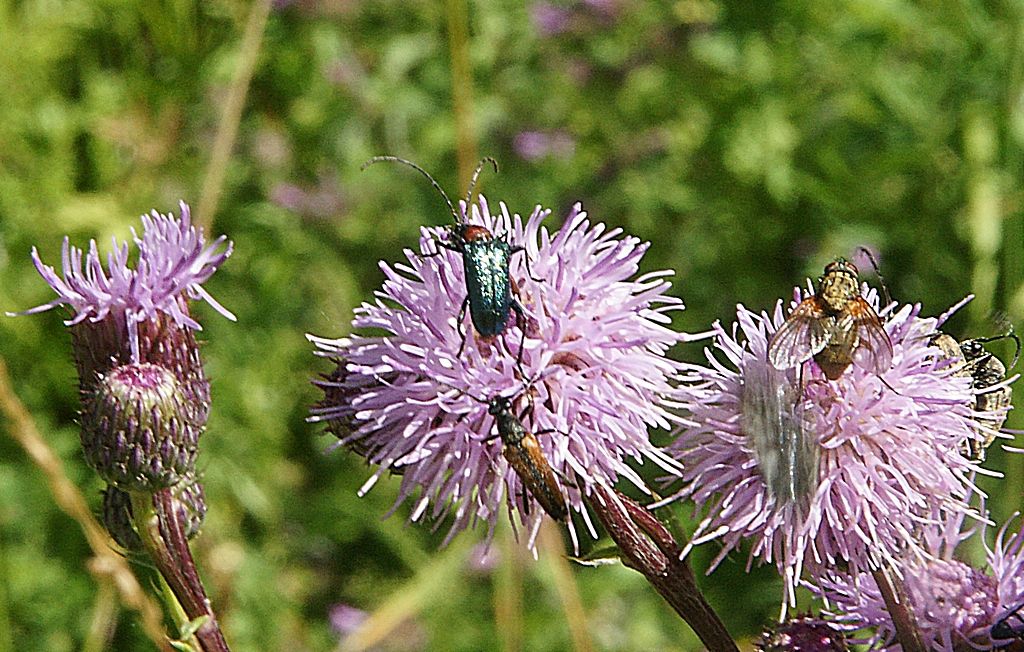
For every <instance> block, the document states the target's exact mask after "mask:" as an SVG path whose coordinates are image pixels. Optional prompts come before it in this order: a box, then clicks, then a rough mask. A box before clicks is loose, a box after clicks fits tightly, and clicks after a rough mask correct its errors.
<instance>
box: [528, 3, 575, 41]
mask: <svg viewBox="0 0 1024 652" xmlns="http://www.w3.org/2000/svg"><path fill="white" fill-rule="evenodd" d="M530 17H531V18H532V20H533V25H534V27H536V28H537V31H538V32H539V33H540V35H541V36H546V37H551V36H558V35H559V34H563V33H565V32H567V31H568V30H569V27H570V23H571V21H572V12H571V11H570V10H569V9H566V8H564V7H559V6H557V5H554V4H552V3H550V2H536V3H534V4H533V5H532V6H531V7H530Z"/></svg>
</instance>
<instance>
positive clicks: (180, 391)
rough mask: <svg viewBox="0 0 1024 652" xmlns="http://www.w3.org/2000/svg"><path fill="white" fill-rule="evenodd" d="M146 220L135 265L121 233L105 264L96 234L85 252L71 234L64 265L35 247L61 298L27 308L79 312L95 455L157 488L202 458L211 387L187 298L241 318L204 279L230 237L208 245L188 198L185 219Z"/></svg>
mask: <svg viewBox="0 0 1024 652" xmlns="http://www.w3.org/2000/svg"><path fill="white" fill-rule="evenodd" d="M142 225H143V231H142V235H141V236H140V235H138V234H137V233H136V232H135V230H134V229H133V230H132V240H133V242H134V244H135V246H136V247H137V248H138V254H137V260H136V262H135V266H134V267H131V266H129V258H130V256H131V253H132V252H131V246H130V245H129V243H128V242H123V243H120V244H119V243H118V242H117V241H116V240H114V242H113V251H112V252H111V253H110V254H109V255H108V257H107V265H106V267H105V268H104V265H103V261H102V259H101V257H100V253H99V248H98V247H97V245H96V242H95V241H94V240H93V241H90V243H89V251H88V253H86V252H84V251H83V250H81V249H78V248H77V247H73V246H71V245H70V244H69V240H68V238H66V237H65V238H64V245H63V248H62V254H61V268H62V269H61V271H62V274H58V273H57V272H56V270H54V268H53V267H51V266H49V265H46V264H44V263H43V262H42V259H41V258H40V256H39V252H38V251H37V250H36V249H35V248H34V247H33V249H32V260H33V262H34V264H35V267H36V270H38V272H39V274H40V275H41V276H42V277H43V279H44V280H45V281H46V282H47V283H48V284H49V285H50V287H51V288H53V290H54V291H55V292H56V293H57V297H56V298H55V299H54V300H52V301H50V302H48V303H45V304H42V305H40V306H37V307H35V308H32V309H30V310H27V311H25V312H23V313H19V314H23V315H24V314H35V313H38V312H43V311H46V310H50V309H51V308H56V307H57V306H66V307H67V308H68V309H69V310H70V311H71V318H70V319H68V320H67V321H66V322H65V323H66V324H67V325H68V326H69V327H70V329H71V334H72V345H73V350H74V354H75V363H76V366H77V368H78V382H79V388H80V390H81V393H82V403H83V409H82V416H83V423H82V444H83V447H84V449H85V452H86V457H87V459H88V460H89V462H90V463H91V464H93V466H95V467H96V468H97V469H98V470H99V471H100V472H101V474H102V475H103V476H104V478H106V479H107V481H108V482H112V483H115V484H118V485H121V486H122V487H124V488H131V489H138V490H144V489H145V490H155V489H159V488H162V487H167V486H170V485H173V484H175V483H177V482H178V481H179V480H180V479H181V477H182V475H183V474H184V473H185V472H186V471H188V470H189V469H191V467H192V464H193V462H194V459H195V447H196V440H197V438H198V436H199V433H200V431H201V430H202V428H203V426H204V425H205V423H206V418H207V416H208V413H209V398H210V386H209V382H208V381H207V380H206V376H205V374H204V373H203V367H202V361H201V359H200V357H199V347H198V345H197V343H196V340H195V335H194V331H196V330H200V325H199V323H198V322H197V321H195V319H193V318H192V317H191V316H190V314H189V305H188V300H189V299H201V300H204V301H207V302H208V303H210V304H211V305H212V306H213V307H214V309H216V310H217V311H218V312H220V313H221V314H222V315H224V316H225V317H228V318H229V319H232V320H233V319H234V316H233V315H232V314H231V313H230V312H228V311H227V310H226V309H225V308H224V307H223V306H221V305H220V304H219V303H217V302H216V301H215V300H214V299H213V298H212V297H211V296H210V295H209V294H208V293H207V292H206V291H205V290H204V289H203V287H202V283H204V282H205V281H206V280H207V279H209V277H210V276H211V275H212V274H213V272H214V271H216V269H217V267H218V266H219V265H220V264H221V263H222V262H224V260H225V259H226V258H227V257H228V256H229V255H230V254H231V243H227V244H226V246H224V247H223V248H222V245H224V244H225V242H226V238H225V237H223V236H222V237H220V238H218V239H217V240H216V241H215V242H213V243H212V244H210V245H207V244H206V241H205V238H204V237H203V233H202V229H201V228H197V227H194V226H192V223H191V218H190V215H189V208H188V206H187V205H186V204H185V203H184V202H182V203H181V217H180V218H175V217H174V216H172V215H162V214H160V213H157V212H156V211H153V212H152V213H151V214H150V215H148V216H145V215H144V216H143V217H142ZM8 314H11V313H8Z"/></svg>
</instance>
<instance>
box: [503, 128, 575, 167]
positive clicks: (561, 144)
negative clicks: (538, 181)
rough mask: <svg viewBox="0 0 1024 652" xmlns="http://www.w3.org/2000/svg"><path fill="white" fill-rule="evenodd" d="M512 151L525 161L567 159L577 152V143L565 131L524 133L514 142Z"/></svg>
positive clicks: (518, 135)
mask: <svg viewBox="0 0 1024 652" xmlns="http://www.w3.org/2000/svg"><path fill="white" fill-rule="evenodd" d="M512 149H513V150H514V151H515V153H516V155H517V156H518V157H519V158H521V159H523V160H524V161H536V160H539V159H542V158H546V157H549V156H550V157H553V158H560V159H566V158H569V157H571V156H572V155H573V154H574V153H575V151H576V142H575V141H574V140H573V138H572V136H570V135H569V134H567V133H566V132H564V131H560V130H559V131H523V132H520V133H518V134H516V137H515V138H514V139H513V140H512Z"/></svg>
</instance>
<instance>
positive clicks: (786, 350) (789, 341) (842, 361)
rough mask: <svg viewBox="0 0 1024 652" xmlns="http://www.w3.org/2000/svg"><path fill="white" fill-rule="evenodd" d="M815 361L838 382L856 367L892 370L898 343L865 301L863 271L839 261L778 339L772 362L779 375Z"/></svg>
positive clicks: (827, 269)
mask: <svg viewBox="0 0 1024 652" xmlns="http://www.w3.org/2000/svg"><path fill="white" fill-rule="evenodd" d="M811 358H814V361H815V362H816V363H817V364H818V367H820V368H821V371H822V372H823V373H824V374H825V377H826V378H828V379H829V380H836V379H838V378H839V377H840V376H842V375H843V372H844V371H845V370H846V368H847V367H849V366H850V364H851V363H856V364H857V366H859V367H861V368H864V369H868V370H871V371H874V372H875V373H877V374H881V373H883V372H885V371H887V370H888V369H889V367H890V366H891V365H892V342H891V341H890V340H889V335H888V334H887V333H886V332H885V329H884V328H883V327H882V322H881V320H880V319H879V318H878V315H877V314H876V313H875V311H874V309H873V308H872V307H871V305H870V304H869V303H868V302H867V301H866V300H865V299H864V297H863V296H861V291H860V284H859V282H858V278H857V268H856V267H855V266H854V265H853V263H850V262H849V261H847V260H844V259H842V258H837V259H836V260H834V261H833V262H831V263H829V264H828V265H827V266H826V267H825V273H824V274H823V275H822V276H821V277H820V278H818V283H817V286H816V288H815V293H814V295H813V296H810V297H807V298H806V299H804V300H803V301H801V302H800V303H799V304H798V305H797V306H796V308H794V309H793V312H791V313H790V314H789V317H787V318H786V322H785V323H784V324H783V325H782V327H781V328H780V329H779V330H778V331H777V332H776V333H775V335H774V336H773V337H772V341H771V343H770V344H769V346H768V360H769V361H770V362H771V363H772V366H773V367H775V368H776V369H780V370H783V369H791V368H793V367H797V366H800V365H802V364H803V363H804V362H806V361H807V360H809V359H811Z"/></svg>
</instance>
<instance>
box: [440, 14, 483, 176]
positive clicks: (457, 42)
mask: <svg viewBox="0 0 1024 652" xmlns="http://www.w3.org/2000/svg"><path fill="white" fill-rule="evenodd" d="M445 15H446V17H447V19H448V48H449V50H448V51H449V57H450V59H451V65H452V110H453V112H454V114H455V143H456V153H457V158H458V168H459V187H460V188H467V187H469V180H470V178H471V177H472V176H473V169H474V168H475V167H476V160H477V154H476V137H475V135H474V133H473V75H472V72H471V71H470V66H469V13H468V11H467V10H466V0H447V2H446V3H445Z"/></svg>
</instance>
